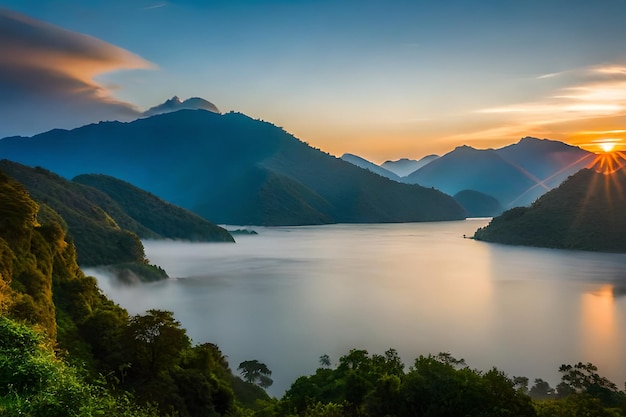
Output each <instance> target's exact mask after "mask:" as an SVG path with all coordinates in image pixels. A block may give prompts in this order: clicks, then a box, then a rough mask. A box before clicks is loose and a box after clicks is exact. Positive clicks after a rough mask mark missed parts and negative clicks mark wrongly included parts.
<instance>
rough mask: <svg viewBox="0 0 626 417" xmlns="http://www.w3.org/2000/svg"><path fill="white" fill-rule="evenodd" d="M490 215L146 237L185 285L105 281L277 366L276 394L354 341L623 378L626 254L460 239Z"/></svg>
mask: <svg viewBox="0 0 626 417" xmlns="http://www.w3.org/2000/svg"><path fill="white" fill-rule="evenodd" d="M486 223H487V221H486V220H480V221H464V222H443V223H422V224H419V223H417V224H392V225H332V226H319V227H298V228H267V229H266V228H258V230H257V231H258V232H259V235H255V236H245V235H242V236H239V237H238V243H237V244H236V245H219V244H190V243H181V242H179V243H172V242H150V241H148V242H145V247H146V252H147V255H148V257H149V258H150V259H152V260H153V261H154V262H156V263H157V264H159V265H161V266H163V267H164V268H165V269H166V270H167V271H168V272H169V273H170V275H171V276H175V277H178V278H179V279H172V280H168V281H165V282H159V283H153V284H146V285H140V286H137V287H120V286H115V285H113V283H112V282H111V281H109V280H108V278H107V277H106V276H103V275H98V279H99V282H100V285H101V286H102V287H103V288H104V290H105V292H106V293H108V294H109V295H110V296H111V297H112V298H113V299H114V300H115V301H117V302H118V303H120V304H121V305H122V306H124V307H126V308H128V309H129V310H130V311H131V313H139V312H143V311H145V310H146V309H148V308H163V309H168V310H172V311H174V312H175V314H176V317H177V319H179V320H180V321H181V323H182V324H183V325H184V326H185V327H186V328H187V329H188V330H189V334H190V336H191V337H192V338H193V339H194V341H195V342H205V341H209V342H213V343H216V344H218V345H219V346H220V348H221V349H222V351H223V352H224V353H225V354H226V355H228V356H229V360H230V363H231V366H233V367H234V368H236V366H237V364H238V363H239V362H241V361H243V360H247V359H258V360H260V361H262V362H265V363H266V364H267V365H268V366H269V368H270V369H272V371H273V374H272V377H273V378H274V380H275V386H273V387H272V389H271V390H270V391H271V393H273V394H275V395H280V394H281V393H282V392H283V391H284V390H285V389H286V388H287V387H288V386H289V385H290V384H291V383H292V382H293V381H294V380H295V378H296V377H297V376H299V375H303V374H308V373H311V372H314V371H315V369H316V367H317V365H318V362H317V361H318V358H319V356H320V355H322V354H328V355H330V357H331V359H333V361H336V360H337V359H338V358H339V356H340V355H343V354H345V353H347V351H348V350H349V349H350V348H365V349H368V350H369V351H370V352H378V353H381V352H384V351H385V350H386V349H388V348H389V347H393V348H396V349H397V350H398V352H399V353H400V354H401V356H402V357H403V359H404V360H405V362H406V363H407V364H410V363H411V362H412V360H413V359H414V358H415V357H416V356H418V355H420V354H427V353H437V352H440V351H448V352H451V353H452V354H453V355H454V356H457V357H464V358H465V359H466V360H467V362H468V363H469V364H470V366H473V367H476V368H480V369H489V368H490V367H492V366H494V365H495V366H498V367H499V368H500V369H502V370H504V371H505V372H507V373H509V374H510V375H524V376H528V377H529V378H531V380H532V379H533V378H543V379H545V380H548V381H550V383H551V384H555V383H556V382H558V378H559V375H558V367H559V365H560V364H562V363H566V362H569V363H572V362H578V361H583V362H588V361H589V362H594V363H595V364H596V365H598V366H599V368H600V369H599V370H600V372H601V373H602V374H603V375H606V376H607V377H608V378H610V379H612V380H614V381H615V382H617V383H618V385H621V383H622V382H623V381H624V380H626V370H624V369H622V367H621V363H622V362H623V361H624V359H626V353H625V352H622V347H623V346H624V333H625V332H626V327H625V326H624V322H625V321H626V317H625V314H626V304H625V303H626V297H621V298H616V295H617V294H622V293H623V289H624V285H621V286H620V285H618V284H617V283H618V282H623V281H620V280H621V279H623V278H624V276H623V273H624V272H623V271H626V257H625V256H623V255H610V254H594V253H584V252H568V251H554V250H545V249H536V248H521V247H511V246H501V245H490V244H486V243H483V242H476V241H473V240H470V239H463V238H462V236H463V235H464V234H466V235H472V234H473V232H474V231H475V230H476V229H477V228H478V227H481V226H483V225H485V224H486ZM91 272H92V273H96V272H94V271H91Z"/></svg>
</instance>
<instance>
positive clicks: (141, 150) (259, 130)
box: [0, 110, 465, 225]
mask: <svg viewBox="0 0 626 417" xmlns="http://www.w3.org/2000/svg"><path fill="white" fill-rule="evenodd" d="M0 157H3V158H7V159H11V160H14V161H17V162H21V163H24V164H27V165H31V166H37V165H39V166H43V167H46V168H48V169H50V170H53V171H55V172H58V173H59V174H61V175H62V176H64V177H66V178H73V177H74V176H76V175H78V174H83V173H98V174H106V175H110V176H113V177H116V178H119V179H122V180H124V181H127V182H129V183H131V184H133V185H135V186H137V187H139V188H141V189H144V190H147V191H149V192H151V193H153V194H155V195H157V196H159V197H160V198H162V199H164V200H166V201H169V202H171V203H173V204H176V205H179V206H182V207H185V208H187V209H190V210H192V211H194V212H196V213H197V214H199V215H201V216H202V217H204V218H206V219H211V220H212V221H214V222H216V223H221V224H244V225H247V224H257V225H301V224H322V223H332V222H341V223H374V222H409V221H435V220H451V219H461V218H464V217H465V211H464V210H463V208H462V207H461V206H460V205H459V204H458V203H457V202H456V201H454V199H452V198H451V197H450V196H447V195H445V194H443V193H441V192H439V191H437V190H433V189H430V188H424V187H420V186H416V185H408V184H400V183H397V182H394V181H391V180H389V179H387V178H383V177H381V176H379V175H375V174H373V173H371V172H368V171H366V170H363V169H360V168H357V167H355V166H353V165H352V164H350V163H347V162H345V161H342V160H341V159H338V158H335V157H333V156H331V155H328V154H325V153H323V152H320V151H319V150H316V149H313V148H311V147H310V146H308V145H307V144H305V143H303V142H301V141H299V140H297V139H296V138H294V137H293V136H292V135H290V134H288V133H286V132H285V131H284V130H282V129H281V128H279V127H276V126H274V125H272V124H270V123H267V122H262V121H259V120H253V119H251V118H249V117H248V116H245V115H243V114H239V113H227V114H217V113H212V112H207V111H202V110H180V111H177V112H173V113H166V114H160V115H156V116H152V117H148V118H145V119H139V120H136V121H134V122H130V123H120V122H101V123H98V124H92V125H88V126H84V127H81V128H78V129H74V130H70V131H67V130H58V129H57V130H52V131H50V132H46V133H43V134H40V135H36V136H33V137H31V138H21V137H12V138H5V139H3V140H0Z"/></svg>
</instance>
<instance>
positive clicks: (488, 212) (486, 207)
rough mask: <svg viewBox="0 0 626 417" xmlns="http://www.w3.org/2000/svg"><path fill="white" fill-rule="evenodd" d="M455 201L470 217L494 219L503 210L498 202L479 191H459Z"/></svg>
mask: <svg viewBox="0 0 626 417" xmlns="http://www.w3.org/2000/svg"><path fill="white" fill-rule="evenodd" d="M454 199H455V200H456V201H458V203H459V204H460V205H462V206H463V208H464V209H465V210H466V211H467V216H468V217H493V216H497V215H498V214H501V213H502V210H503V209H502V205H500V203H499V202H498V200H496V199H495V198H493V197H492V196H490V195H487V194H484V193H481V192H479V191H474V190H463V191H459V192H458V193H456V194H455V195H454Z"/></svg>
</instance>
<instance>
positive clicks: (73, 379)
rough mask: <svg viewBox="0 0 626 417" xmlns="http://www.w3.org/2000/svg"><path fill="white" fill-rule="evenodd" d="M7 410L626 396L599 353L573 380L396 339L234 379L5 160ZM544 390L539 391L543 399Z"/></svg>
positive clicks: (1, 359) (607, 400)
mask: <svg viewBox="0 0 626 417" xmlns="http://www.w3.org/2000/svg"><path fill="white" fill-rule="evenodd" d="M0 201H2V204H0V415H3V416H33V417H35V416H36V417H48V416H50V417H57V416H58V417H65V416H95V415H110V416H130V417H134V416H137V417H143V416H145V417H149V416H167V415H169V416H181V417H185V416H215V417H217V416H245V417H247V416H253V415H254V416H258V417H270V416H302V417H313V416H320V417H322V416H326V417H334V416H337V417H339V416H346V417H357V416H359V417H369V416H372V417H374V416H381V417H382V416H398V417H401V416H451V417H452V416H454V417H456V416H460V415H472V416H538V417H565V416H594V417H605V416H606V417H611V416H612V417H615V416H625V415H626V394H625V393H624V392H622V391H620V390H619V389H618V388H617V386H616V385H615V384H613V383H612V382H610V381H608V380H607V379H606V378H603V377H601V376H600V375H598V374H597V369H596V368H595V367H594V366H593V365H591V364H582V363H579V364H575V365H563V366H562V367H561V369H560V371H561V372H562V381H561V383H560V384H559V385H558V386H557V387H556V389H552V388H551V387H550V386H549V385H548V384H547V383H546V382H545V381H542V380H540V379H537V380H535V383H534V385H533V386H532V387H530V389H529V388H528V379H527V378H523V377H515V378H509V377H508V376H507V375H505V374H503V373H502V372H500V371H498V370H497V369H492V370H490V371H487V372H481V371H477V370H474V369H470V368H469V367H467V366H466V365H465V363H464V362H463V360H457V359H455V358H453V357H452V356H450V355H449V354H445V353H443V354H439V355H437V356H432V355H428V356H420V357H418V358H417V359H416V360H415V362H414V363H413V364H412V366H410V367H409V368H408V370H407V369H406V368H405V366H404V364H403V363H402V362H401V360H400V358H399V356H398V354H397V352H396V351H394V350H393V349H390V350H388V351H387V352H385V353H384V355H377V354H375V355H369V354H368V352H367V351H364V350H352V351H350V352H349V353H348V354H347V355H345V356H343V357H342V358H340V359H339V363H338V364H337V366H336V367H335V368H331V367H330V365H331V360H330V358H329V357H328V356H326V355H324V356H322V357H321V358H320V364H321V365H322V366H321V367H320V368H319V369H318V370H317V371H316V372H315V374H313V375H310V376H303V377H300V378H298V379H297V380H296V381H295V382H294V383H293V385H292V386H291V388H290V389H289V390H288V391H287V392H286V393H285V394H284V396H283V397H282V398H281V399H280V400H278V399H270V398H269V397H268V396H267V394H266V393H265V392H264V391H263V389H262V388H263V387H268V386H270V385H271V384H272V379H271V377H270V376H271V370H270V369H268V367H267V366H266V365H265V364H263V363H260V362H258V361H256V360H249V361H244V362H242V363H241V364H239V367H238V370H240V371H241V373H242V376H243V378H244V379H245V380H243V379H241V378H238V377H236V376H235V375H234V374H233V373H232V371H231V369H230V367H229V364H228V362H227V360H226V357H225V356H224V355H223V354H222V352H221V351H220V350H219V348H218V347H217V346H215V345H213V344H211V343H203V344H199V345H193V344H192V342H191V340H190V339H189V337H188V336H187V334H186V331H185V329H184V328H182V327H181V325H180V323H179V322H178V321H177V320H176V319H175V318H174V316H173V314H172V313H171V312H168V311H161V310H149V311H147V312H146V313H145V314H140V315H135V316H130V315H129V314H128V313H127V311H126V310H124V309H122V308H121V307H119V306H118V305H116V304H115V303H113V302H111V301H110V300H109V299H107V298H106V297H105V296H104V295H103V294H102V293H101V291H100V290H99V289H98V287H97V285H96V281H95V279H93V278H91V277H87V276H85V275H84V274H83V273H82V272H81V270H80V269H79V267H78V264H77V263H76V250H75V247H74V245H73V244H72V242H71V241H68V240H67V236H66V234H65V230H64V229H63V227H62V226H61V225H60V224H59V223H58V220H59V219H60V217H59V216H58V214H57V215H56V216H54V215H53V214H54V212H52V211H51V209H49V210H48V211H42V210H40V208H39V205H38V204H37V203H36V202H35V201H33V200H32V199H31V198H30V196H29V195H28V193H27V191H26V189H25V188H24V187H23V186H22V185H20V184H19V183H17V182H16V181H15V180H13V179H12V178H10V177H8V176H7V175H5V174H3V173H1V172H0ZM531 397H532V398H534V399H532V398H531Z"/></svg>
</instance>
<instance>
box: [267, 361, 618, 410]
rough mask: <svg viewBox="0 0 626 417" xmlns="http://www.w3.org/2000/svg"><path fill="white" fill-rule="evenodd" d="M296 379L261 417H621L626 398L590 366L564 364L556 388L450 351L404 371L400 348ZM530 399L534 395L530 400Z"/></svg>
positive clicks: (327, 364)
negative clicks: (480, 366)
mask: <svg viewBox="0 0 626 417" xmlns="http://www.w3.org/2000/svg"><path fill="white" fill-rule="evenodd" d="M330 363H331V362H330V358H329V357H328V356H326V355H324V356H322V357H321V358H320V365H321V367H320V368H319V369H318V370H317V371H316V372H315V374H313V375H310V376H303V377H300V378H298V379H297V380H296V381H295V382H294V384H293V385H292V386H291V388H290V389H289V390H288V391H287V392H286V393H285V395H284V396H283V398H282V399H281V400H279V401H274V402H271V403H268V404H267V406H266V407H265V408H264V409H263V410H262V411H260V412H258V415H259V416H264V417H266V416H296V415H297V416H306V417H309V416H367V417H376V416H380V417H384V416H397V417H402V416H412V417H420V416H429V417H430V416H432V417H441V416H450V417H456V416H485V417H487V416H493V417H502V416H512V417H513V416H515V417H522V416H533V417H534V416H538V417H565V416H594V417H603V416H623V415H626V394H625V393H624V392H622V391H619V390H618V389H617V387H616V386H615V384H613V383H611V382H610V381H608V380H607V379H605V378H603V377H601V376H599V375H598V374H597V373H596V371H597V369H596V368H595V367H594V366H593V365H591V364H582V363H579V364H576V365H563V366H562V367H561V369H560V371H561V373H562V382H561V383H560V384H559V385H558V387H557V389H552V388H551V387H550V386H549V385H548V384H547V383H546V382H545V381H543V380H541V379H536V380H535V384H534V385H533V386H532V387H531V388H530V389H529V388H528V378H525V377H514V378H509V377H508V376H507V375H505V374H504V373H502V372H500V371H498V370H497V369H495V368H494V369H491V370H489V371H487V372H481V371H477V370H474V369H470V368H469V367H468V366H467V365H466V364H465V362H464V361H463V360H462V359H461V360H457V359H455V358H454V357H452V356H451V355H450V354H448V353H440V354H438V355H436V356H433V355H428V356H420V357H418V358H417V359H415V361H414V363H413V364H412V365H411V366H410V367H409V369H408V370H406V369H405V366H404V364H403V363H402V361H401V360H400V358H399V357H398V354H397V352H396V351H395V350H393V349H390V350H388V351H387V352H385V353H384V355H378V354H374V355H369V354H368V352H367V351H365V350H351V351H350V352H349V353H348V354H347V355H345V356H343V357H341V358H340V359H339V363H338V365H337V366H336V367H335V368H334V369H333V368H330ZM531 396H532V397H533V398H534V399H532V398H531Z"/></svg>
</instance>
